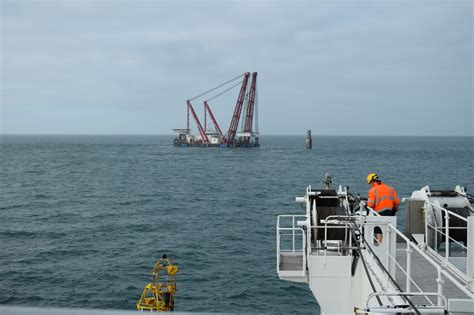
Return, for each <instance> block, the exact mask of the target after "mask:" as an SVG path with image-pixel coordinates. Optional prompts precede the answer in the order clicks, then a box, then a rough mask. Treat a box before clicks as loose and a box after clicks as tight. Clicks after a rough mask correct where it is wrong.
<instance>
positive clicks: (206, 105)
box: [204, 101, 224, 139]
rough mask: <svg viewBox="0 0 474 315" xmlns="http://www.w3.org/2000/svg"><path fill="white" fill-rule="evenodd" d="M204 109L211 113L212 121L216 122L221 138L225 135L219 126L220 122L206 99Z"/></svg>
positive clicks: (215, 125)
mask: <svg viewBox="0 0 474 315" xmlns="http://www.w3.org/2000/svg"><path fill="white" fill-rule="evenodd" d="M204 111H205V112H206V111H207V112H208V113H209V116H210V117H211V120H212V123H213V124H214V127H215V128H216V131H217V132H218V133H219V136H220V137H221V139H222V138H223V137H224V136H223V134H222V131H221V128H220V127H219V124H218V123H217V120H216V118H215V117H214V114H213V113H212V111H211V108H210V107H209V104H208V103H207V101H204Z"/></svg>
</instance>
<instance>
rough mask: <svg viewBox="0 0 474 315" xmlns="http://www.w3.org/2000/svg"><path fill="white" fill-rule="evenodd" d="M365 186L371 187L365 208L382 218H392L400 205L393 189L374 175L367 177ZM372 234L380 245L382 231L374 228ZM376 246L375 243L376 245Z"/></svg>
mask: <svg viewBox="0 0 474 315" xmlns="http://www.w3.org/2000/svg"><path fill="white" fill-rule="evenodd" d="M367 184H369V185H370V186H371V188H370V189H369V193H368V198H367V206H368V207H369V208H372V209H374V210H375V211H376V212H377V213H378V214H380V215H382V216H394V215H395V214H396V213H397V210H398V205H399V204H400V198H398V197H397V192H396V191H395V188H393V187H391V186H388V185H386V184H385V183H383V182H382V181H381V180H380V178H379V177H378V175H377V174H375V173H370V174H369V175H368V176H367ZM374 234H375V238H376V240H377V242H378V244H381V243H382V240H383V235H382V230H381V229H380V228H379V227H376V228H375V229H374ZM378 244H377V243H376V245H378Z"/></svg>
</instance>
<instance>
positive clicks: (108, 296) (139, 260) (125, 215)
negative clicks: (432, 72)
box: [0, 135, 474, 313]
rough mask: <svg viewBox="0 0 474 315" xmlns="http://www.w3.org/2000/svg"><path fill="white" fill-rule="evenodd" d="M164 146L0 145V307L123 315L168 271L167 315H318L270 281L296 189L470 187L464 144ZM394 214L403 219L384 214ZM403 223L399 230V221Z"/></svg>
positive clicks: (290, 140) (298, 288)
mask: <svg viewBox="0 0 474 315" xmlns="http://www.w3.org/2000/svg"><path fill="white" fill-rule="evenodd" d="M172 139H173V137H172V136H20V135H17V136H13V135H10V136H6V135H3V136H0V304H8V305H23V306H25V305H26V306H41V307H48V306H53V307H81V308H112V309H135V304H136V302H137V301H138V299H139V297H140V294H141V292H142V290H143V287H144V286H145V285H146V283H147V282H148V281H149V280H150V272H151V269H152V267H153V264H154V263H155V262H156V260H157V259H158V258H160V257H161V255H163V254H167V255H168V256H170V257H171V258H172V259H173V260H174V261H175V262H177V263H178V265H179V268H180V272H179V274H178V292H177V295H176V310H177V311H204V312H238V313H248V312H263V313H294V312H301V313H319V308H318V305H317V303H316V302H315V300H314V298H313V296H312V294H311V292H310V290H309V289H308V287H307V285H305V284H297V283H290V282H285V281H280V280H279V279H278V276H277V274H276V258H275V238H276V236H275V235H276V234H275V225H276V218H277V215H278V214H288V213H294V214H297V213H303V209H302V208H301V207H300V205H297V204H295V203H294V197H295V196H303V195H304V192H305V187H306V186H307V185H309V184H311V185H313V186H322V178H323V176H324V174H325V173H326V172H330V173H331V174H332V175H333V182H334V184H335V185H339V184H341V185H345V186H349V187H350V190H351V191H352V192H353V193H357V192H360V193H361V194H363V195H365V194H366V193H367V188H368V187H367V185H366V183H365V178H366V176H367V174H368V173H370V172H376V173H378V174H379V176H380V177H381V178H382V179H383V180H384V181H386V182H387V183H388V184H390V185H394V186H395V187H396V189H397V192H398V194H399V196H401V197H408V196H409V195H410V193H411V192H412V191H413V190H415V189H419V188H420V187H422V186H424V185H430V186H431V187H433V188H446V189H449V188H453V187H454V186H455V185H457V184H460V185H463V186H467V187H468V191H471V190H470V189H469V188H471V187H473V188H474V159H473V154H474V141H473V138H472V137H336V136H326V137H322V136H321V137H314V138H313V150H305V148H304V142H305V138H304V136H303V137H296V136H262V137H261V144H262V146H261V147H260V148H258V149H255V148H249V149H238V148H237V149H220V148H174V147H173V146H172V145H171V142H172ZM398 215H399V217H402V216H403V215H404V213H403V208H402V209H401V211H399V213H398ZM399 221H400V222H399V224H401V225H403V220H399Z"/></svg>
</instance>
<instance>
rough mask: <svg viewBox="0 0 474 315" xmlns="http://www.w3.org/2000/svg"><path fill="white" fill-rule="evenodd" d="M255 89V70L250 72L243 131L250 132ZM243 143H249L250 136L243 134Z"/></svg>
mask: <svg viewBox="0 0 474 315" xmlns="http://www.w3.org/2000/svg"><path fill="white" fill-rule="evenodd" d="M256 89H257V72H254V73H252V83H251V84H250V94H249V102H248V104H247V114H246V116H245V124H244V132H245V133H251V132H252V124H253V112H254V104H255V91H256ZM243 141H244V143H249V141H250V137H248V136H245V137H244V139H243Z"/></svg>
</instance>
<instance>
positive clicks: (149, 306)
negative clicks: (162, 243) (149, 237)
mask: <svg viewBox="0 0 474 315" xmlns="http://www.w3.org/2000/svg"><path fill="white" fill-rule="evenodd" d="M177 273H178V266H176V265H173V263H172V262H171V260H170V259H169V258H168V257H166V255H163V257H161V258H160V260H158V261H157V262H156V264H155V266H154V267H153V271H152V277H153V280H152V282H150V283H148V284H147V285H146V286H145V289H143V293H142V296H141V298H140V301H138V303H137V309H138V310H140V311H143V310H148V311H159V312H169V311H172V310H173V309H174V294H175V293H176V274H177Z"/></svg>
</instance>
